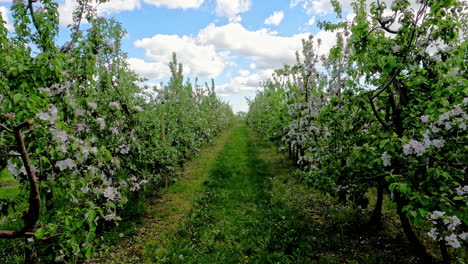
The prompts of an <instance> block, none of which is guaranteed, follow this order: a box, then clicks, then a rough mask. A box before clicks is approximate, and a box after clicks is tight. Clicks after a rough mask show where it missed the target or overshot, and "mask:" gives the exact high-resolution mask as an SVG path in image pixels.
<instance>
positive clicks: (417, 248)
mask: <svg viewBox="0 0 468 264" xmlns="http://www.w3.org/2000/svg"><path fill="white" fill-rule="evenodd" d="M395 201H396V203H397V214H398V216H399V218H400V222H401V227H402V228H403V231H404V232H405V235H406V238H408V241H409V242H410V245H411V247H412V249H413V250H414V252H415V253H416V254H418V255H419V256H420V257H421V260H422V261H423V263H434V261H433V259H432V257H430V256H429V255H428V254H427V252H426V249H425V248H424V246H423V245H422V244H421V242H419V240H418V238H417V237H416V234H415V233H414V231H413V229H412V228H411V223H410V222H409V220H408V218H407V217H406V214H405V213H404V212H403V206H404V205H405V204H406V203H405V201H404V198H401V197H400V196H399V194H395Z"/></svg>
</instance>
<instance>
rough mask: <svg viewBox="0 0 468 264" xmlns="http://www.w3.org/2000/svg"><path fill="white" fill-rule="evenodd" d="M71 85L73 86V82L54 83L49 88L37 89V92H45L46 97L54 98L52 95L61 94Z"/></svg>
mask: <svg viewBox="0 0 468 264" xmlns="http://www.w3.org/2000/svg"><path fill="white" fill-rule="evenodd" d="M72 85H73V82H71V81H67V82H65V83H63V84H60V83H56V84H53V85H52V86H50V87H46V88H39V89H38V90H39V91H41V92H45V93H46V94H47V95H48V96H54V95H58V94H61V93H62V92H63V91H65V90H68V89H70V87H71V86H72Z"/></svg>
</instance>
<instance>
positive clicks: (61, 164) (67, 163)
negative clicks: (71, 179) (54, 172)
mask: <svg viewBox="0 0 468 264" xmlns="http://www.w3.org/2000/svg"><path fill="white" fill-rule="evenodd" d="M55 166H56V167H58V168H59V169H60V170H61V171H63V170H66V169H68V168H70V169H73V168H76V163H75V162H74V161H73V160H72V159H70V158H68V159H66V160H59V161H57V162H56V163H55Z"/></svg>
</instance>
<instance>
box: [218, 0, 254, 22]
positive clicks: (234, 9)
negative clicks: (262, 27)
mask: <svg viewBox="0 0 468 264" xmlns="http://www.w3.org/2000/svg"><path fill="white" fill-rule="evenodd" d="M251 6H252V2H251V0H216V14H217V15H218V16H224V17H228V18H229V21H230V22H240V15H239V14H241V13H244V12H247V11H249V10H250V7H251Z"/></svg>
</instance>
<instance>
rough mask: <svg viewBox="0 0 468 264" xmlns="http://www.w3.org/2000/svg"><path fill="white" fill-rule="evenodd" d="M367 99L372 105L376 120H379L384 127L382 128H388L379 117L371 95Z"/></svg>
mask: <svg viewBox="0 0 468 264" xmlns="http://www.w3.org/2000/svg"><path fill="white" fill-rule="evenodd" d="M369 101H370V104H371V107H372V112H374V115H375V117H377V120H379V123H380V124H381V125H382V126H383V127H384V129H385V130H388V129H389V126H388V125H387V124H386V123H385V122H384V121H383V120H382V118H381V117H380V115H379V113H378V112H377V109H376V108H375V105H374V99H373V98H372V97H371V96H369Z"/></svg>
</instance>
